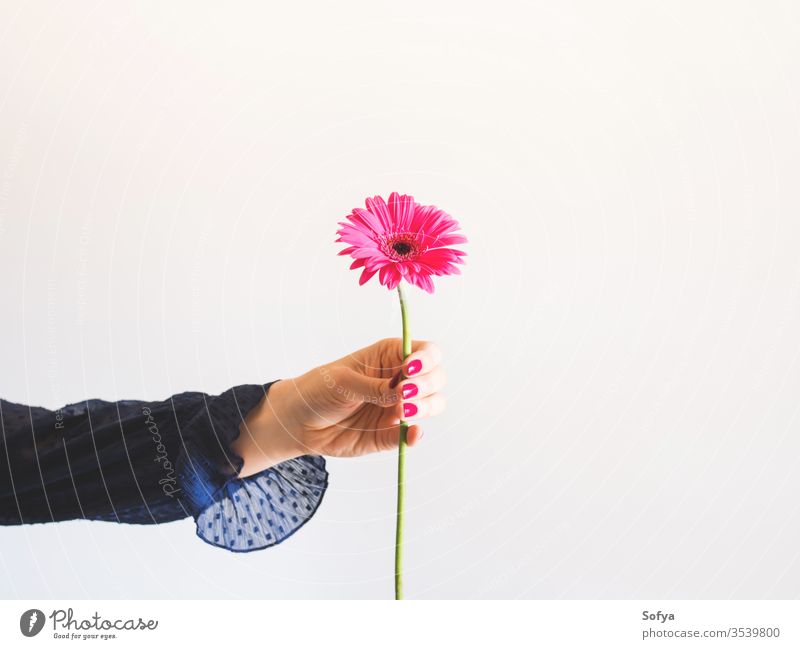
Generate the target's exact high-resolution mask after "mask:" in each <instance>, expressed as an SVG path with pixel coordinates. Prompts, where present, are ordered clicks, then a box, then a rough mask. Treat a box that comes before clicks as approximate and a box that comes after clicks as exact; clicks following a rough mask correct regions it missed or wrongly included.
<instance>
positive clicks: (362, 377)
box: [233, 338, 445, 477]
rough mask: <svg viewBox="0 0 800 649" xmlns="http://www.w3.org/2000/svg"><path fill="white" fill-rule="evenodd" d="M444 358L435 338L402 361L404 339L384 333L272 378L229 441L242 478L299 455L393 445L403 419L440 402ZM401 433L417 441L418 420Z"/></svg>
mask: <svg viewBox="0 0 800 649" xmlns="http://www.w3.org/2000/svg"><path fill="white" fill-rule="evenodd" d="M441 357H442V355H441V351H440V350H439V348H438V347H437V346H436V345H434V344H433V343H429V342H423V341H416V342H414V343H413V344H412V354H411V355H410V356H409V357H408V358H406V359H405V361H404V360H403V345H402V341H401V340H400V339H399V338H387V339H385V340H380V341H378V342H376V343H374V344H372V345H370V346H369V347H365V348H364V349H360V350H358V351H356V352H354V353H352V354H349V355H347V356H345V357H343V358H340V359H339V360H337V361H334V362H332V363H327V364H325V365H321V366H320V367H317V368H314V369H312V370H311V371H309V372H306V373H305V374H303V375H301V376H299V377H297V378H294V379H286V380H283V381H278V382H277V383H274V384H273V385H272V386H271V387H270V389H269V393H268V395H267V396H266V397H265V398H264V399H263V400H262V401H261V403H260V404H259V405H258V406H257V407H256V408H255V409H254V410H253V411H252V412H251V413H249V415H248V417H247V418H246V420H245V421H244V423H243V425H242V430H241V434H240V435H239V437H238V439H237V440H236V441H235V442H234V444H233V450H234V451H235V452H236V453H238V454H239V455H240V456H241V457H242V458H243V459H244V466H243V468H242V471H241V473H240V477H246V476H248V475H252V474H254V473H258V472H259V471H263V470H264V469H266V468H268V467H270V466H274V465H275V464H278V463H280V462H283V461H285V460H288V459H291V458H293V457H299V456H301V455H308V454H312V455H329V456H334V457H354V456H358V455H366V454H368V453H375V452H378V451H386V450H390V449H394V448H397V446H398V445H399V443H400V420H401V419H410V420H413V421H414V422H416V421H420V420H422V419H425V418H427V417H431V416H434V415H437V414H439V413H440V412H441V411H442V410H443V409H444V406H445V400H444V397H443V396H442V395H441V394H440V390H441V389H442V388H443V387H444V384H445V373H444V369H443V368H442V366H441ZM403 376H406V377H408V378H405V379H401V377H403ZM406 437H407V443H408V445H409V446H414V445H415V444H416V443H418V442H419V440H420V439H421V438H422V430H421V428H420V426H419V425H418V424H416V423H412V424H411V425H410V426H409V428H408V432H407V434H406Z"/></svg>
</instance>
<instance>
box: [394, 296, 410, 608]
mask: <svg viewBox="0 0 800 649" xmlns="http://www.w3.org/2000/svg"><path fill="white" fill-rule="evenodd" d="M397 295H398V297H399V298H400V315H401V317H402V320H403V360H404V361H405V359H406V358H408V356H409V355H410V354H411V336H410V335H409V332H408V306H407V305H406V296H405V294H404V293H403V285H402V284H398V285H397ZM407 432H408V424H407V423H406V422H405V421H403V420H400V445H399V446H398V448H397V527H396V530H395V540H394V598H395V599H403V501H404V499H405V480H406V433H407Z"/></svg>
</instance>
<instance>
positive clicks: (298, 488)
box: [177, 385, 328, 552]
mask: <svg viewBox="0 0 800 649" xmlns="http://www.w3.org/2000/svg"><path fill="white" fill-rule="evenodd" d="M268 389H269V385H266V386H259V385H243V386H239V387H236V388H231V389H230V390H228V391H227V392H224V393H223V394H221V395H219V396H218V397H214V398H213V399H210V400H209V401H208V402H207V404H206V407H205V408H204V409H203V410H202V411H201V412H200V413H199V414H198V415H197V418H196V419H194V420H193V421H192V422H191V425H190V426H189V435H187V436H185V439H184V441H185V444H184V447H183V449H182V450H181V452H180V454H179V455H178V461H177V472H178V480H179V482H180V484H181V486H182V488H183V489H184V492H185V494H186V501H187V504H188V507H189V510H190V511H191V512H192V515H193V516H194V517H195V521H196V522H197V535H198V536H199V537H200V538H201V539H203V540H204V541H206V542H207V543H210V544H211V545H215V546H217V547H221V548H225V549H227V550H232V551H234V552H249V551H252V550H261V549H264V548H268V547H270V546H272V545H276V544H277V543H280V542H281V541H283V540H284V539H287V538H288V537H289V536H291V535H292V534H293V533H294V532H296V531H297V530H298V529H300V528H301V527H302V526H303V525H304V524H305V523H306V522H308V520H309V519H310V518H311V516H313V514H314V513H315V512H316V511H317V507H319V504H320V502H321V501H322V497H323V495H324V493H325V490H326V488H327V486H328V473H327V471H326V470H325V460H324V459H323V458H322V457H320V456H313V455H304V456H302V457H299V458H295V459H293V460H288V461H286V462H282V463H281V464H277V465H275V466H274V467H270V468H269V469H266V470H264V471H262V472H260V473H257V474H255V475H252V476H248V477H246V478H237V477H236V476H237V475H238V473H239V471H241V468H242V465H243V464H244V461H243V460H242V458H241V457H239V456H238V455H236V454H235V453H234V452H233V451H232V450H231V443H232V442H233V440H235V439H236V438H237V437H238V435H239V424H240V423H241V421H242V420H243V419H244V418H245V417H246V416H247V413H248V412H249V411H250V410H251V409H252V408H253V407H255V406H256V405H257V404H258V402H259V401H260V400H261V398H262V397H263V396H264V395H265V394H266V391H267V390H268Z"/></svg>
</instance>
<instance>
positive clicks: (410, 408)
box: [403, 403, 417, 417]
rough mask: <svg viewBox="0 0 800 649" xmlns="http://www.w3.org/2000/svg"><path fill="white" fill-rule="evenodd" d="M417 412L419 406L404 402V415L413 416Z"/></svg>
mask: <svg viewBox="0 0 800 649" xmlns="http://www.w3.org/2000/svg"><path fill="white" fill-rule="evenodd" d="M416 414H417V406H416V405H415V404H413V403H404V404H403V416H404V417H413V416H414V415H416Z"/></svg>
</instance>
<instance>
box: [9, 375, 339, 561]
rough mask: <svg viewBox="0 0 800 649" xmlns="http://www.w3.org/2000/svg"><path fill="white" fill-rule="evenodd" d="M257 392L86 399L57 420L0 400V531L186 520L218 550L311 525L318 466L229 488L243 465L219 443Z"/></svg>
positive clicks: (288, 466)
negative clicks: (67, 523) (75, 522)
mask: <svg viewBox="0 0 800 649" xmlns="http://www.w3.org/2000/svg"><path fill="white" fill-rule="evenodd" d="M268 390H269V384H267V385H242V386H238V387H234V388H231V389H230V390H227V391H226V392H223V393H222V394H220V395H218V396H209V395H207V394H204V393H202V392H184V393H181V394H177V395H174V396H172V397H170V398H169V399H166V400H164V401H157V402H145V401H116V402H111V401H102V400H99V399H91V400H88V401H83V402H79V403H75V404H70V405H68V406H64V407H63V408H59V409H57V410H49V409H46V408H39V407H32V406H26V405H22V404H17V403H11V402H9V401H4V400H0V432H2V440H0V524H2V525H18V524H28V523H46V522H53V521H63V520H71V519H79V518H82V519H89V520H98V521H114V522H119V523H134V524H152V523H165V522H168V521H173V520H179V519H182V518H186V517H187V516H192V517H193V518H194V519H195V521H196V525H197V534H198V536H200V538H201V539H203V540H204V541H206V542H208V543H210V544H212V545H215V546H218V547H222V548H226V549H228V550H233V551H250V550H258V549H262V548H266V547H269V546H271V545H275V544H277V543H280V542H281V541H283V540H284V539H286V538H288V537H289V536H291V534H293V533H294V532H295V531H297V530H298V529H299V528H300V527H302V526H303V525H304V524H305V523H306V522H307V521H308V520H309V519H310V518H311V516H312V515H313V514H314V512H315V511H316V509H317V507H318V506H319V504H320V502H321V501H322V497H323V495H324V493H325V489H326V488H327V484H328V473H327V471H326V470H325V460H324V459H323V458H322V457H319V456H312V455H306V456H302V457H299V458H295V459H293V460H289V461H287V462H283V463H281V464H278V465H276V466H274V467H271V468H269V469H266V470H264V471H262V472H261V473H258V474H256V475H253V476H248V477H246V478H237V475H238V473H239V471H240V470H241V467H242V465H243V460H242V458H241V457H239V456H238V455H237V454H236V453H234V452H233V451H232V450H231V443H232V442H233V441H234V440H235V439H236V437H237V436H238V435H239V425H240V424H241V422H242V420H243V419H244V418H245V417H246V416H247V414H248V412H249V411H250V410H251V409H252V408H254V407H255V406H256V405H257V404H258V403H259V401H261V399H262V398H264V396H265V395H266V394H267V391H268Z"/></svg>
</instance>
